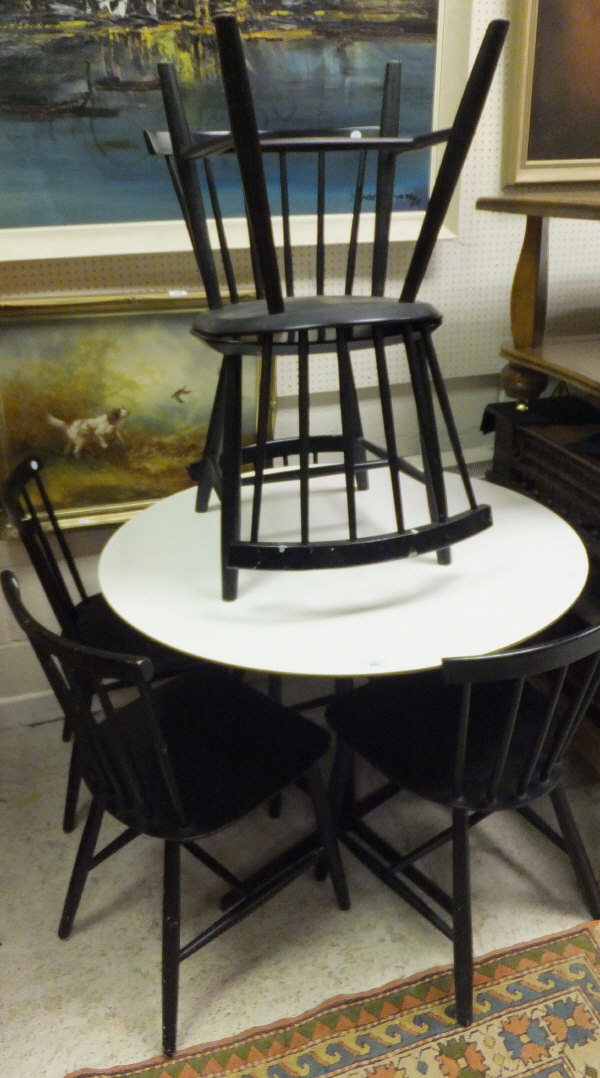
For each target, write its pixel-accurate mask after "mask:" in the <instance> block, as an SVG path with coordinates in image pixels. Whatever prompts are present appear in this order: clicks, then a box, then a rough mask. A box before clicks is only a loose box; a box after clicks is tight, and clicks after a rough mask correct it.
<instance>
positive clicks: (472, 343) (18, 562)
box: [0, 0, 600, 724]
mask: <svg viewBox="0 0 600 1078" xmlns="http://www.w3.org/2000/svg"><path fill="white" fill-rule="evenodd" d="M453 3H454V5H455V7H456V8H457V10H458V12H459V13H460V11H461V3H462V0H453ZM522 3H523V0H473V17H472V28H471V54H472V55H473V54H474V53H475V51H476V49H477V46H478V44H479V41H480V40H481V37H482V36H483V33H484V30H485V27H486V25H487V23H488V21H489V20H490V19H491V18H496V17H502V18H505V17H510V15H511V10H514V5H521V4H522ZM469 7H470V3H469V2H468V0H464V10H465V12H466V11H467V10H468V9H469ZM459 17H460V16H459ZM463 30H464V28H463V27H462V26H461V33H462V32H463ZM510 48H511V40H510V34H509V41H508V49H507V52H506V53H505V56H504V58H503V60H502V61H501V66H500V70H499V72H498V75H497V78H496V80H495V83H494V86H493V88H492V91H491V95H490V98H489V101H488V105H487V107H486V111H485V114H484V117H483V120H482V122H481V125H480V128H479V130H478V133H477V135H476V138H475V142H474V145H473V147H472V150H471V154H470V157H469V160H468V162H467V165H466V168H465V171H464V174H463V178H462V182H461V188H460V214H459V233H458V237H457V238H455V239H449V240H444V241H442V242H440V243H439V245H438V248H437V250H436V252H435V255H434V258H433V260H432V264H431V267H430V270H429V273H428V276H427V279H426V282H425V285H424V287H423V290H422V297H423V298H424V299H427V300H429V301H431V302H432V303H434V304H435V305H436V306H437V307H439V309H440V310H441V311H442V312H443V315H444V323H443V325H442V327H441V328H440V330H439V331H438V333H437V335H436V339H437V345H438V352H439V356H440V361H441V365H442V370H443V372H444V374H445V375H446V378H447V380H448V388H449V392H450V396H451V400H452V403H453V407H454V409H455V414H456V418H457V421H458V425H459V429H460V431H461V435H462V438H463V443H464V445H465V446H467V447H468V446H474V445H476V444H477V443H478V442H479V441H480V440H481V436H480V435H479V423H480V419H481V414H482V411H483V408H484V406H485V404H486V403H487V402H488V401H490V400H494V399H497V397H498V394H499V381H498V374H499V371H500V367H501V365H502V364H501V361H500V360H499V356H498V349H499V346H500V343H501V341H502V340H503V339H504V338H505V337H506V336H507V335H508V330H509V320H508V308H509V295H510V287H511V281H512V274H513V271H514V267H515V264H516V260H517V257H518V253H519V249H520V245H521V241H522V236H523V227H524V222H523V220H522V219H521V218H520V217H516V216H515V217H512V216H510V215H506V216H504V215H496V214H491V213H482V212H479V211H476V210H475V208H474V206H475V201H476V199H477V198H478V197H479V196H481V195H491V194H495V193H496V192H497V191H498V190H499V188H500V176H501V153H502V138H503V125H504V123H505V118H504V116H503V102H504V97H505V91H506V86H507V81H508V79H509V78H511V77H512V76H511V75H510V65H509V59H510ZM406 260H407V247H406V245H403V244H399V245H398V246H397V248H396V249H395V251H394V254H393V265H392V275H391V277H392V280H391V286H392V290H393V288H394V279H395V280H396V283H398V282H399V281H400V280H401V279H402V275H403V267H404V266H405V264H406ZM150 270H151V275H150V277H149V265H148V261H147V260H143V259H142V260H136V259H133V258H131V259H125V260H123V259H121V260H120V261H119V262H118V263H117V262H113V261H111V260H110V259H107V260H105V261H104V262H102V263H101V264H100V265H99V264H96V265H95V266H94V267H93V268H92V269H89V268H86V267H85V266H84V265H83V264H82V263H81V262H78V260H77V259H73V260H65V261H64V262H63V263H62V264H61V267H60V283H57V280H56V279H55V278H54V277H53V273H55V272H56V271H55V270H53V268H52V267H48V266H46V265H43V264H41V263H40V264H35V263H29V264H23V263H19V265H10V264H6V263H5V264H4V265H3V266H2V268H0V289H1V291H2V293H3V294H4V295H5V296H8V295H17V294H22V293H23V291H24V290H25V291H32V290H33V291H35V289H36V288H37V289H38V290H39V292H40V293H41V292H44V291H46V292H47V291H48V290H49V289H51V290H53V291H54V290H56V291H67V292H68V291H70V290H71V291H81V289H82V287H85V286H86V282H89V283H88V287H96V288H98V281H99V280H100V282H102V281H104V283H106V280H107V279H108V278H109V277H110V278H111V287H110V290H111V291H115V289H118V288H121V289H123V290H130V291H131V290H132V289H134V290H136V291H143V290H144V283H143V282H144V281H145V282H146V286H145V287H146V290H149V289H148V285H147V282H148V280H150V281H151V282H152V284H153V286H154V287H155V288H166V287H171V288H172V287H179V286H188V287H194V286H195V285H196V278H195V272H194V268H193V262H192V260H191V257H183V258H182V257H181V256H178V257H177V258H175V257H174V256H170V255H164V256H154V257H152V259H151V266H150ZM599 270H600V231H599V229H598V226H597V225H596V224H594V223H590V222H584V221H582V222H568V221H554V222H552V226H551V237H550V295H549V311H550V320H551V321H553V320H555V321H557V322H559V323H560V324H561V327H562V328H564V329H565V331H569V330H570V329H572V328H574V326H576V325H577V315H576V314H574V313H573V311H574V310H575V311H582V312H584V313H585V315H586V318H587V323H586V326H587V325H589V324H590V323H594V324H597V321H598V319H597V316H596V313H595V312H596V309H597V308H598V306H599V305H598V302H597V299H596V281H597V280H598V277H599ZM102 271H103V272H102ZM86 274H89V275H90V276H89V277H86ZM32 282H33V283H32ZM25 286H27V287H25ZM100 287H101V288H102V284H101V285H100ZM364 396H365V401H366V405H367V409H369V407H370V402H371V400H372V395H371V394H370V392H369V391H367V392H366V393H365V394H364ZM395 400H396V407H397V412H398V417H399V421H400V426H401V429H402V431H403V442H402V445H401V449H402V451H404V452H410V451H414V450H415V449H416V435H415V429H414V421H413V417H412V410H411V409H410V400H409V394H408V393H407V390H406V387H403V386H402V385H400V386H398V388H397V391H396V398H395ZM292 406H293V401H292V400H290V399H289V398H283V399H282V400H281V401H280V405H279V410H278V423H279V426H280V429H281V430H282V431H283V430H285V429H286V425H287V423H288V420H289V417H290V414H291V410H292ZM320 406H321V413H320V414H321V418H322V423H323V425H324V427H326V426H327V424H328V415H329V409H330V408H331V407H332V404H331V398H330V396H329V394H328V393H326V392H325V393H323V394H322V395H321V397H320ZM373 415H374V413H373ZM375 421H376V420H375V418H374V422H375ZM487 453H488V455H491V447H489V448H488V450H487ZM482 455H483V454H482ZM108 535H109V529H107V528H98V529H89V530H86V531H81V532H79V533H72V541H73V544H74V546H75V550H76V553H77V555H78V559H79V564H80V566H81V567H82V570H83V573H84V576H85V578H86V579H87V580H88V581H89V583H90V585H91V587H92V588H95V587H96V586H97V584H96V575H95V566H96V560H97V555H98V552H99V551H100V550H101V548H102V546H103V544H104V542H105V541H106V539H107V537H108ZM0 565H1V566H2V567H4V566H10V567H13V568H14V569H15V571H16V572H17V573H18V575H19V577H20V579H21V582H22V587H23V591H24V597H25V599H26V601H27V602H29V603H30V605H32V607H33V609H34V610H36V611H37V612H38V613H39V614H40V615H42V613H44V614H45V611H44V605H43V602H42V599H41V598H40V595H39V591H38V589H37V587H36V585H35V582H34V580H33V579H32V574H31V572H30V570H29V569H28V565H27V561H26V558H25V556H24V554H23V552H22V550H21V548H20V546H19V544H18V542H16V541H14V540H10V541H6V540H5V541H0ZM47 714H48V707H47V699H46V690H45V686H44V681H43V678H42V676H41V674H40V672H39V671H38V669H37V667H36V665H35V661H34V660H33V657H32V655H31V653H30V651H29V648H28V646H27V645H26V644H25V643H24V642H23V641H22V640H21V639H20V637H19V633H18V632H17V630H16V628H15V626H14V623H13V622H12V619H11V618H10V615H9V614H8V612H7V611H6V609H5V607H4V604H0V724H2V723H5V724H6V723H13V722H22V721H35V720H36V719H37V718H39V717H41V716H43V717H47Z"/></svg>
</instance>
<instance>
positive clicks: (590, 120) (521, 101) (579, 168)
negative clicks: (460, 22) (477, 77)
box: [503, 0, 600, 186]
mask: <svg viewBox="0 0 600 1078" xmlns="http://www.w3.org/2000/svg"><path fill="white" fill-rule="evenodd" d="M510 38H511V49H510V52H511V68H512V70H511V71H510V73H509V80H508V86H509V93H508V98H507V109H506V123H505V151H504V169H503V183H504V185H505V186H512V185H515V184H562V183H585V182H588V183H589V182H597V181H598V180H600V127H599V125H598V112H599V110H600V83H599V82H598V78H597V62H598V53H599V51H600V23H599V22H598V14H597V4H596V2H595V0H580V2H579V3H577V4H573V3H572V0H513V2H512V10H511V30H510Z"/></svg>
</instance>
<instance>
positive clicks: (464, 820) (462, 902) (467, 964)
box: [452, 809, 473, 1026]
mask: <svg viewBox="0 0 600 1078" xmlns="http://www.w3.org/2000/svg"><path fill="white" fill-rule="evenodd" d="M452 920H453V926H454V990H455V993H456V1020H457V1022H458V1024H459V1025H460V1026H470V1025H471V1022H472V1021H473V932H472V926H471V873H470V860H469V818H468V814H467V812H466V810H465V809H454V810H453V813H452Z"/></svg>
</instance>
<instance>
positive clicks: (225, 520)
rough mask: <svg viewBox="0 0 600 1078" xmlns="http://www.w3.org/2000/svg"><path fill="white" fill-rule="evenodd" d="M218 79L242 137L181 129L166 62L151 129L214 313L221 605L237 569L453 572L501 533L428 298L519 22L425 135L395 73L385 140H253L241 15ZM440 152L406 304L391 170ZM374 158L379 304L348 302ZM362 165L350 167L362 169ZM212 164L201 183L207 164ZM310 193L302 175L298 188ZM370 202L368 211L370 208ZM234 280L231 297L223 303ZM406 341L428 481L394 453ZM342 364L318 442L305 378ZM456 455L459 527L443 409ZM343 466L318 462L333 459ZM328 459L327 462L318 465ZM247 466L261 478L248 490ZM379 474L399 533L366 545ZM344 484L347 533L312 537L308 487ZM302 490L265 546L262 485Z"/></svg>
mask: <svg viewBox="0 0 600 1078" xmlns="http://www.w3.org/2000/svg"><path fill="white" fill-rule="evenodd" d="M214 22H215V28H216V35H217V46H218V52H219V58H220V64H221V73H222V77H223V83H224V88H225V96H226V101H227V106H228V113H229V122H230V127H231V132H230V133H226V134H223V133H222V134H220V135H219V134H216V133H213V134H212V135H210V134H208V133H206V132H205V133H204V134H196V135H195V134H193V133H192V132H191V131H190V127H189V124H188V121H187V118H186V113H185V110H184V107H183V102H182V97H181V93H180V91H179V87H178V84H177V80H176V77H175V72H174V70H173V68H172V67H170V66H169V65H160V67H159V73H160V78H161V84H162V90H163V99H164V103H165V111H166V115H167V122H168V127H169V132H168V135H167V134H165V133H164V132H163V133H157V132H154V133H152V132H146V140H147V143H148V145H149V147H150V148H151V150H152V151H153V152H156V153H159V154H162V155H163V156H165V157H166V159H167V161H168V164H169V168H170V172H171V176H172V178H173V182H174V185H175V190H176V193H177V196H178V198H179V202H180V205H181V207H182V212H183V215H184V218H185V220H186V223H187V226H188V230H189V233H190V237H191V242H192V246H193V249H194V252H195V255H196V260H197V262H198V266H199V269H200V273H201V276H202V280H203V284H204V288H205V291H206V296H207V301H208V309H207V310H205V311H202V312H200V313H199V314H198V315H197V316H196V318H195V321H194V326H193V332H194V333H195V334H196V335H197V336H198V337H199V338H200V339H201V340H202V341H204V342H205V343H207V344H208V345H209V346H210V347H211V348H213V349H215V350H216V351H217V352H220V353H221V354H222V355H223V357H224V361H223V366H222V370H221V377H220V379H219V385H218V388H217V393H216V399H215V407H214V409H213V416H212V420H211V424H210V427H209V430H208V435H207V441H206V447H205V451H204V454H203V458H202V461H201V462H199V463H197V464H196V465H195V466H194V467H192V470H191V474H192V476H193V477H194V478H195V479H196V481H197V482H198V500H197V508H198V510H199V511H203V510H204V509H206V506H207V501H208V496H209V494H210V491H211V489H213V488H214V489H216V490H217V492H218V493H219V495H220V498H221V514H222V565H223V596H224V598H226V599H233V598H235V597H236V595H237V577H238V570H239V569H240V568H263V569H307V568H322V567H331V566H348V565H357V564H364V563H366V562H372V561H381V560H385V559H393V558H399V557H405V556H409V555H413V554H415V553H424V552H427V551H436V552H437V554H438V560H440V561H442V562H447V561H448V560H449V556H450V555H449V548H450V546H451V544H452V543H454V542H456V541H458V540H459V539H464V538H467V537H468V536H470V535H473V534H475V533H476V532H478V531H480V530H481V529H482V528H485V527H487V526H488V525H489V524H490V522H491V516H490V511H489V507H488V506H479V505H477V503H476V500H475V497H474V494H473V490H472V487H471V484H470V481H469V477H468V473H467V469H466V467H465V464H464V459H463V454H462V451H461V447H460V442H459V438H458V434H457V431H456V427H455V423H454V420H453V417H452V412H451V408H450V404H449V400H448V395H447V392H446V389H445V386H444V381H443V378H442V375H441V371H440V367H439V363H438V360H437V357H436V354H435V350H434V346H433V342H432V332H433V331H434V330H435V329H436V328H437V326H439V324H440V322H441V316H440V315H439V314H438V312H437V311H436V310H435V309H434V308H433V307H432V306H430V305H429V304H427V303H424V302H419V301H417V298H416V297H417V292H418V290H419V287H420V285H421V282H422V280H423V277H424V275H425V272H426V269H427V266H428V264H429V260H430V258H431V254H432V252H433V248H434V246H435V242H436V239H437V236H438V233H439V230H440V227H441V225H442V223H443V220H444V217H445V214H446V211H447V209H448V205H449V203H450V200H451V198H452V195H453V192H454V190H455V187H456V183H457V180H458V177H459V175H460V171H461V169H462V165H463V163H464V160H465V158H466V155H467V152H468V149H469V146H470V143H471V140H472V138H473V135H474V133H475V129H476V127H477V123H478V120H479V117H480V114H481V111H482V109H483V106H484V103H485V99H486V95H487V92H488V89H489V86H490V83H491V80H492V78H493V74H494V71H495V68H496V64H497V61H498V58H499V55H500V52H501V49H502V46H503V42H504V38H505V36H506V31H507V28H508V24H507V23H506V22H503V21H501V20H497V21H495V22H493V23H491V24H490V26H489V28H488V31H487V33H486V35H485V38H484V41H483V42H482V45H481V49H480V51H479V54H478V56H477V59H476V61H475V64H474V67H473V70H472V72H471V75H470V77H469V80H468V82H467V86H466V89H465V92H464V95H463V98H462V100H461V103H460V106H459V109H458V112H457V115H456V119H455V122H454V124H453V126H452V127H451V128H450V129H447V130H443V131H437V132H426V133H425V134H424V135H422V136H418V137H415V138H400V137H399V136H398V112H399V106H398V100H399V78H398V72H397V71H395V70H394V68H392V69H390V70H389V72H388V79H387V84H386V89H385V91H384V97H383V106H382V117H381V126H380V132H379V133H378V134H377V136H376V137H365V138H360V139H358V138H355V137H352V135H351V134H350V133H348V132H346V133H345V134H344V133H341V134H340V133H339V132H338V133H337V135H334V136H332V135H331V134H330V135H322V136H319V135H312V136H311V135H310V134H309V135H306V134H303V135H301V134H298V133H296V134H295V135H291V136H289V135H288V136H285V135H282V136H279V137H278V136H277V135H268V134H265V133H262V134H261V132H260V131H259V130H258V127H257V123H256V118H255V111H254V105H253V99H252V94H251V88H250V82H249V78H248V73H247V68H246V63H245V58H244V50H243V46H242V41H241V37H240V33H239V29H238V25H237V22H236V19H235V17H234V16H233V15H220V16H217V17H216V18H215V20H214ZM440 143H445V144H446V146H445V151H444V154H443V158H442V162H441V165H440V168H439V170H438V173H437V177H436V181H435V184H434V187H433V190H432V193H431V197H430V200H429V205H428V208H427V211H426V213H425V216H424V220H423V226H422V228H421V231H420V235H419V238H418V240H417V243H416V246H415V249H414V253H413V257H412V260H411V263H410V266H409V269H408V272H407V275H406V279H405V282H404V285H403V288H402V292H401V295H400V300H399V301H398V300H397V299H396V298H387V297H385V296H384V290H385V280H386V272H387V255H388V245H389V222H390V215H391V209H392V207H393V200H394V177H395V173H396V161H397V159H398V158H399V157H401V155H403V154H405V153H408V152H410V151H415V150H422V149H423V148H424V147H430V146H433V145H437V144H440ZM232 144H233V149H234V153H235V158H236V160H237V164H238V166H239V175H240V182H241V185H242V188H243V193H244V199H245V206H246V215H247V221H248V230H249V236H250V243H251V256H252V265H253V272H254V282H255V294H256V298H255V299H254V300H250V301H248V302H239V300H240V299H241V298H243V296H242V288H241V286H240V285H239V284H238V282H237V281H236V279H235V272H234V264H235V260H234V259H233V258H232V256H231V251H230V249H229V247H228V246H227V240H226V233H227V221H226V219H225V218H224V215H223V213H222V212H221V209H220V202H219V197H218V192H217V184H216V181H215V174H216V173H215V170H214V169H213V159H215V158H218V157H220V156H222V155H224V154H227V153H230V152H231V146H232ZM340 154H344V155H345V157H344V165H345V166H346V170H347V172H348V173H350V172H351V171H352V169H353V168H356V176H357V179H356V183H355V187H354V196H353V211H352V212H351V213H350V214H349V217H350V225H349V229H348V245H347V246H348V259H347V272H346V281H345V288H344V294H343V295H339V294H338V295H326V294H325V289H326V280H327V276H328V274H327V266H326V243H325V219H326V214H327V212H328V209H329V203H328V201H327V196H326V186H327V176H328V175H329V172H328V168H327V165H326V160H327V159H328V158H329V157H330V156H331V155H335V156H336V157H338V158H339V155H340ZM266 155H269V156H270V155H275V156H276V158H277V161H278V163H279V166H280V168H279V177H280V194H279V196H278V199H279V202H280V205H279V206H278V207H277V210H278V213H279V216H280V218H281V222H280V223H281V236H280V237H279V239H278V241H277V243H278V244H280V246H281V260H282V263H283V282H282V278H281V275H280V268H279V259H278V253H277V245H276V242H275V239H274V235H275V229H274V225H273V222H272V219H271V207H270V200H269V194H268V191H267V185H266V181H265V170H264V167H263V158H264V157H265V156H266ZM371 155H373V156H374V158H375V169H376V174H377V180H376V183H375V195H374V208H375V213H374V219H375V224H374V232H373V246H372V266H373V272H372V280H371V294H370V295H356V294H354V295H353V294H352V291H353V287H354V277H355V267H356V259H357V251H358V229H359V223H360V218H361V207H362V201H363V196H364V195H365V183H364V176H365V167H366V162H367V158H368V157H369V156H371ZM307 156H312V158H313V159H315V160H316V178H315V180H314V181H313V183H314V192H315V211H314V212H315V220H316V232H315V243H314V250H315V258H316V261H315V267H314V279H313V282H312V283H313V284H314V290H313V292H312V294H311V295H308V296H307V295H298V294H295V293H296V292H297V286H296V284H295V275H294V253H295V252H294V225H295V222H294V219H293V218H294V206H293V200H292V195H291V193H290V192H291V191H292V190H293V185H292V184H291V182H290V173H291V172H292V170H293V168H294V165H295V163H296V162H297V161H298V160H300V161H301V163H302V165H303V167H304V170H305V171H306V160H307ZM353 162H354V164H353ZM200 163H202V165H203V166H204V173H205V174H204V176H203V178H202V179H201V178H200V169H199V168H198V165H199V164H200ZM303 187H304V190H306V176H304V181H303ZM207 205H208V206H210V214H211V215H212V217H213V219H214V222H215V229H216V233H217V235H218V244H219V247H220V251H221V259H220V261H219V262H217V260H216V258H215V256H214V254H213V249H212V244H211V238H210V234H209V229H208V220H207V217H208V214H207V211H206V206H207ZM372 208H373V207H372V206H371V210H372ZM222 282H224V283H225V294H223V291H222ZM391 343H400V344H401V345H403V346H404V349H405V351H406V355H407V360H408V367H409V373H410V378H411V381H412V386H413V390H414V396H415V404H416V411H417V418H418V428H419V434H420V442H421V451H422V457H423V467H422V469H417V468H414V467H413V466H412V465H411V464H410V463H409V462H408V461H406V460H404V459H403V458H402V457H401V456H400V454H399V452H398V449H397V437H396V431H395V426H394V417H393V406H392V397H391V391H390V378H389V372H388V364H387V356H386V346H387V345H389V344H391ZM358 349H361V350H364V349H368V350H370V351H372V352H373V353H374V369H375V371H376V378H377V384H378V388H379V394H380V399H381V416H382V423H381V426H382V429H383V439H382V441H383V444H379V443H378V442H376V441H374V440H372V439H371V438H367V437H365V435H364V432H363V424H362V421H361V417H360V412H359V405H358V397H357V393H356V388H355V382H354V377H353V371H352V364H351V354H352V352H353V351H356V350H358ZM327 353H329V354H333V355H335V356H336V359H337V369H338V377H339V401H340V430H339V433H337V432H336V433H333V434H326V435H323V434H316V433H313V432H311V424H310V385H309V383H310V370H311V369H312V364H313V363H318V362H319V361H320V359H321V358H322V356H323V355H324V354H327ZM286 354H287V355H289V354H292V355H294V356H295V357H297V359H298V431H297V436H295V437H290V438H285V439H280V440H277V439H273V438H272V437H271V434H270V429H269V421H270V402H271V387H272V379H273V370H274V359H275V358H276V357H278V356H281V355H286ZM251 355H256V356H258V357H259V359H260V389H259V406H258V418H257V430H256V439H255V442H254V444H253V445H252V446H250V447H244V448H242V444H241V430H240V413H241V406H240V399H241V370H242V360H243V357H245V356H251ZM434 401H437V404H438V406H439V414H440V416H441V421H442V423H443V425H444V427H445V430H446V434H447V438H448V441H449V444H450V446H451V448H452V450H453V452H454V456H455V459H456V463H457V465H458V470H459V473H460V476H461V479H462V484H463V487H464V492H465V508H464V510H463V511H461V512H458V513H454V514H453V515H450V514H449V512H448V509H447V502H446V491H445V484H444V477H443V472H442V467H441V453H440V437H439V432H438V426H437V420H436V413H435V405H434ZM332 452H333V453H335V454H337V458H336V459H335V460H333V461H332V460H327V461H326V462H323V461H322V458H323V455H325V454H331V453H332ZM319 457H321V459H319ZM279 458H283V459H284V460H285V461H288V460H289V459H290V458H295V459H297V465H294V466H288V467H283V468H273V467H271V465H272V463H273V461H274V460H278V459H279ZM245 464H251V466H252V474H251V476H249V477H247V478H245V479H242V471H243V467H244V465H245ZM373 467H387V468H388V470H389V480H390V482H389V489H390V505H391V506H393V514H392V515H393V520H394V522H395V523H394V524H393V525H392V530H390V531H389V532H386V533H385V534H376V535H373V534H364V528H363V529H362V530H361V526H360V520H359V516H360V514H359V511H358V510H357V498H356V488H358V489H359V490H360V489H361V488H364V487H366V486H367V485H368V483H367V472H368V470H369V469H370V468H373ZM402 473H405V474H408V475H410V476H412V477H413V478H416V479H418V480H419V481H421V482H423V483H424V484H425V487H426V491H427V503H428V513H429V519H428V520H427V521H426V523H424V524H422V525H421V524H420V525H419V526H417V527H410V528H408V527H405V524H404V519H403V509H402V493H401V484H400V475H401V474H402ZM335 474H342V475H343V477H344V482H343V489H344V490H345V496H346V500H347V535H346V536H345V537H344V538H342V539H340V538H339V536H337V537H331V538H330V537H327V536H326V537H323V536H320V537H319V538H315V537H311V531H310V509H309V506H310V496H309V492H310V490H311V487H310V481H311V479H312V478H313V477H322V476H329V475H335ZM291 479H293V480H297V481H298V487H299V510H298V520H299V528H298V532H297V536H296V538H294V539H293V540H290V538H289V536H286V537H285V538H281V537H279V536H272V535H270V536H268V538H266V539H265V538H264V537H263V538H261V535H260V514H261V500H262V491H263V484H264V483H267V482H268V483H270V482H277V481H279V480H291ZM244 481H248V482H250V483H251V484H252V485H253V488H254V491H253V500H252V511H251V519H250V522H249V527H248V531H247V532H244V535H242V529H241V524H240V484H241V483H243V482H244Z"/></svg>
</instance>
